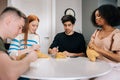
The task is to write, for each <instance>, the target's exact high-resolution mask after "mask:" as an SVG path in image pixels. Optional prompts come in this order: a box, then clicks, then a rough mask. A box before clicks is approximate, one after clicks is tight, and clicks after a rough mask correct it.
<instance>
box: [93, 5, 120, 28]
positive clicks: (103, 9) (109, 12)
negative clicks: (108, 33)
mask: <svg viewBox="0 0 120 80" xmlns="http://www.w3.org/2000/svg"><path fill="white" fill-rule="evenodd" d="M97 10H98V11H99V13H100V15H101V17H102V18H103V19H105V21H106V22H107V23H108V24H109V25H110V26H113V27H114V26H118V25H120V11H119V9H118V8H117V7H115V6H113V5H110V4H107V5H102V6H100V7H98V8H97V9H95V10H94V11H93V13H92V15H91V21H92V23H93V25H94V26H96V27H100V26H99V25H97V23H96V20H95V19H96V18H95V12H96V11H97Z"/></svg>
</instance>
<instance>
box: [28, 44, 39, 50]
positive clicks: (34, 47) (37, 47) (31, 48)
mask: <svg viewBox="0 0 120 80" xmlns="http://www.w3.org/2000/svg"><path fill="white" fill-rule="evenodd" d="M29 49H30V50H39V49H40V45H39V44H34V45H33V46H31V47H30V48H29Z"/></svg>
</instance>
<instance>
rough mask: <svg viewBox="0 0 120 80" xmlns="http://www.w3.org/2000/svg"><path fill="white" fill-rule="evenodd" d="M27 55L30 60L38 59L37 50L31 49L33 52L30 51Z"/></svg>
mask: <svg viewBox="0 0 120 80" xmlns="http://www.w3.org/2000/svg"><path fill="white" fill-rule="evenodd" d="M26 57H28V58H29V61H30V62H33V61H35V60H37V59H38V55H37V52H36V51H31V52H29V54H27V56H26Z"/></svg>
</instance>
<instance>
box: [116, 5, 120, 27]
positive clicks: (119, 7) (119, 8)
mask: <svg viewBox="0 0 120 80" xmlns="http://www.w3.org/2000/svg"><path fill="white" fill-rule="evenodd" d="M117 8H118V10H119V11H120V6H118V7H117ZM116 28H118V29H120V25H118V26H116Z"/></svg>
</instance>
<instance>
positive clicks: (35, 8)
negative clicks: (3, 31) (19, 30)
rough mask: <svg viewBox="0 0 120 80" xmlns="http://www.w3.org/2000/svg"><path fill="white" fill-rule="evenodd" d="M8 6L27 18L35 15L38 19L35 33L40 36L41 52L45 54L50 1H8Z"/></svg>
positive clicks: (49, 21)
mask: <svg viewBox="0 0 120 80" xmlns="http://www.w3.org/2000/svg"><path fill="white" fill-rule="evenodd" d="M8 5H9V6H14V7H16V8H18V9H20V10H21V11H23V12H24V13H25V14H26V15H27V16H28V15H29V14H35V15H37V16H38V17H39V19H40V23H39V27H38V30H37V33H38V34H39V35H40V44H41V45H40V46H41V51H42V52H44V53H47V50H48V47H49V46H48V44H49V37H50V36H51V35H50V34H51V0H10V1H9V4H8Z"/></svg>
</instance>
